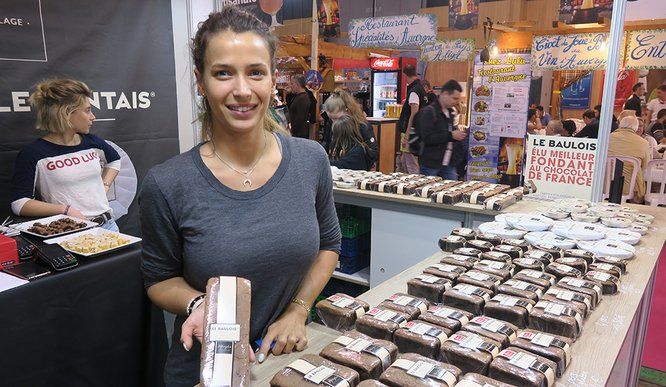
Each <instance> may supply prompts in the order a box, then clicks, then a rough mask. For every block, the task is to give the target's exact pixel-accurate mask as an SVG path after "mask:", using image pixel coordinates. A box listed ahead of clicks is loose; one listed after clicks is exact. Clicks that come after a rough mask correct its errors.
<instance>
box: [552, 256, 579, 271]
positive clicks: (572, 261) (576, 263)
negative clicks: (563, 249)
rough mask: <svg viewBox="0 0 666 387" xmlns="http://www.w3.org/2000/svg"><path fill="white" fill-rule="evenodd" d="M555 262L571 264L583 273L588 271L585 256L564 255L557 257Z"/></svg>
mask: <svg viewBox="0 0 666 387" xmlns="http://www.w3.org/2000/svg"><path fill="white" fill-rule="evenodd" d="M555 262H556V263H559V264H562V265H567V266H571V267H573V268H574V269H577V270H578V271H580V272H581V273H585V272H586V271H587V261H586V260H585V259H584V258H578V257H564V258H558V259H556V260H555Z"/></svg>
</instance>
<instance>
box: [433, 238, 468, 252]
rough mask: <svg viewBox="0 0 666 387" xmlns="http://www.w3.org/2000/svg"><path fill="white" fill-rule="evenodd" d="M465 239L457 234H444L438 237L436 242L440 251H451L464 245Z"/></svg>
mask: <svg viewBox="0 0 666 387" xmlns="http://www.w3.org/2000/svg"><path fill="white" fill-rule="evenodd" d="M466 243H467V239H465V238H463V237H461V236H458V235H445V236H443V237H441V238H439V241H438V242H437V244H438V245H439V248H440V249H441V250H442V251H446V252H449V253H450V252H452V251H454V250H456V249H459V248H461V247H465V244H466Z"/></svg>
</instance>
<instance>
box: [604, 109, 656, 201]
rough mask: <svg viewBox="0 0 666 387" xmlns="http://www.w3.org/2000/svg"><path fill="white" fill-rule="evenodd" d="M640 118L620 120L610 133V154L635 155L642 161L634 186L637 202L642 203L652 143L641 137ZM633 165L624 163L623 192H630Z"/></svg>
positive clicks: (632, 117)
mask: <svg viewBox="0 0 666 387" xmlns="http://www.w3.org/2000/svg"><path fill="white" fill-rule="evenodd" d="M638 126H639V123H638V118H636V117H635V116H629V117H625V118H623V119H622V120H621V121H620V127H619V128H618V129H617V130H616V131H614V132H613V133H611V134H610V142H609V144H608V156H625V157H626V156H629V157H635V158H637V159H638V160H639V161H640V164H641V165H640V168H639V169H638V172H637V175H636V184H635V188H634V199H633V201H634V202H635V203H642V202H643V198H644V197H645V182H644V181H643V170H644V169H645V167H647V163H648V161H650V145H648V142H647V141H646V140H645V139H643V138H641V136H640V135H638V133H636V132H637V131H638ZM632 173H633V165H631V164H628V163H625V164H624V170H623V173H622V174H623V175H624V189H623V192H622V193H623V194H624V195H627V194H629V185H630V183H631V174H632Z"/></svg>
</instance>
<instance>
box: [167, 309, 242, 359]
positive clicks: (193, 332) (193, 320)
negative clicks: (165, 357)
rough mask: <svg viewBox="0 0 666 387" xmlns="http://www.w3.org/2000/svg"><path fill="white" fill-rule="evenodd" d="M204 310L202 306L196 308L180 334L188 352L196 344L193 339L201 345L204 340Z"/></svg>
mask: <svg viewBox="0 0 666 387" xmlns="http://www.w3.org/2000/svg"><path fill="white" fill-rule="evenodd" d="M204 309H205V308H203V307H201V306H200V307H198V308H196V309H195V310H194V311H193V312H192V314H191V315H190V316H189V317H188V318H187V320H185V322H184V323H183V326H182V328H181V332H180V342H181V343H183V348H185V350H186V351H189V350H190V349H191V348H192V345H193V344H194V340H193V339H192V338H195V339H197V340H198V341H199V342H200V343H201V341H202V340H203V335H204ZM250 351H251V350H250Z"/></svg>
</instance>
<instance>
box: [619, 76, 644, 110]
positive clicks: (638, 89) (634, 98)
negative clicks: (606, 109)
mask: <svg viewBox="0 0 666 387" xmlns="http://www.w3.org/2000/svg"><path fill="white" fill-rule="evenodd" d="M644 94H645V86H643V82H638V83H637V84H635V85H634V86H633V87H632V88H631V97H629V98H628V99H627V102H625V103H624V108H625V109H626V110H633V111H635V112H636V117H640V116H641V115H642V113H641V103H643V101H642V100H641V97H642V96H643V95H644Z"/></svg>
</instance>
